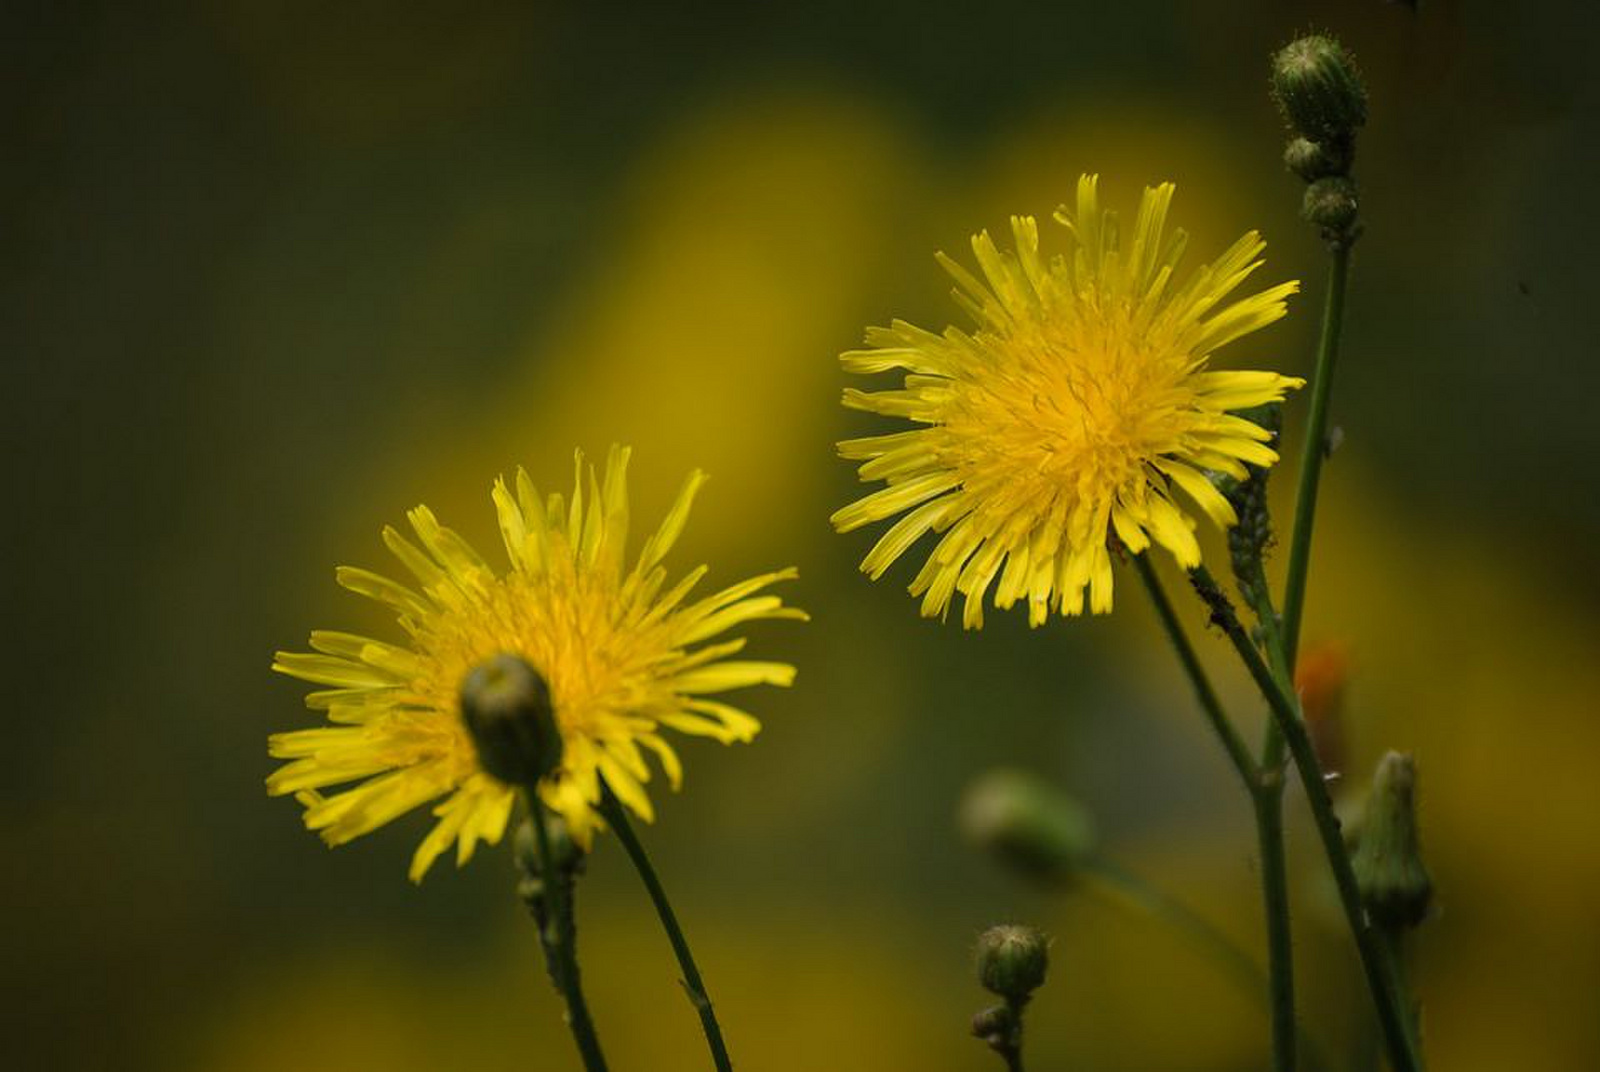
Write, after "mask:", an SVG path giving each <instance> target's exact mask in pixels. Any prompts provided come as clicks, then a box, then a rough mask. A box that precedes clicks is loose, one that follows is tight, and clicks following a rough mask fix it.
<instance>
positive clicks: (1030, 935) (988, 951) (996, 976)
mask: <svg viewBox="0 0 1600 1072" xmlns="http://www.w3.org/2000/svg"><path fill="white" fill-rule="evenodd" d="M977 965H978V982H979V983H980V984H981V985H982V986H983V988H984V989H985V990H987V991H989V993H991V994H993V995H995V996H996V997H998V998H1001V999H1002V1004H999V1005H991V1006H990V1007H988V1008H986V1009H983V1010H982V1011H981V1012H979V1013H978V1014H977V1015H976V1016H974V1017H973V1018H972V1035H973V1037H974V1038H977V1039H981V1040H982V1041H983V1042H984V1044H985V1045H987V1046H988V1047H989V1048H990V1049H991V1050H993V1051H994V1052H995V1053H997V1054H999V1055H1000V1056H1002V1057H1004V1058H1005V1059H1006V1065H1007V1067H1010V1068H1021V1067H1022V1010H1023V1008H1024V1007H1025V1006H1026V1005H1027V1004H1028V999H1029V998H1031V997H1033V992H1034V991H1035V990H1037V989H1039V987H1040V986H1041V985H1043V983H1044V977H1045V972H1046V971H1048V970H1049V967H1050V940H1049V939H1048V938H1046V937H1045V936H1044V935H1043V934H1042V933H1040V932H1039V931H1037V930H1035V929H1034V928H1032V927H1025V926H1019V925H1015V924H1002V925H1000V926H997V927H990V928H989V929H988V930H986V931H984V932H983V933H982V934H980V935H979V936H978V949H977Z"/></svg>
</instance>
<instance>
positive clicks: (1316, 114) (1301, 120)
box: [1272, 34, 1367, 144]
mask: <svg viewBox="0 0 1600 1072" xmlns="http://www.w3.org/2000/svg"><path fill="white" fill-rule="evenodd" d="M1272 95H1273V98H1274V99H1275V100H1276V101H1277V102H1278V107H1279V108H1280V109H1282V111H1283V117H1284V119H1285V120H1287V121H1288V123H1289V125H1290V126H1291V127H1293V128H1294V130H1295V132H1296V133H1297V134H1300V135H1302V136H1304V137H1306V138H1309V139H1311V140H1312V141H1319V142H1326V143H1329V144H1340V143H1343V142H1345V141H1348V140H1349V139H1350V138H1351V137H1352V136H1353V135H1354V133H1355V129H1356V128H1357V127H1359V126H1361V125H1362V124H1364V123H1365V122H1366V121H1367V89H1366V86H1364V85H1362V83H1361V74H1360V72H1358V71H1357V70H1356V65H1355V60H1354V59H1352V58H1351V56H1350V53H1348V52H1346V51H1345V49H1344V46H1343V45H1341V44H1339V42H1338V41H1335V40H1334V39H1333V38H1331V37H1325V36H1323V35H1321V34H1310V35H1308V36H1306V37H1301V38H1297V39H1295V40H1293V41H1290V42H1289V43H1288V44H1287V45H1285V46H1284V47H1283V48H1281V49H1279V50H1278V52H1277V54H1276V55H1274V56H1273V57H1272Z"/></svg>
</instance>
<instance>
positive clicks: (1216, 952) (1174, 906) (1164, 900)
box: [1083, 857, 1327, 1070]
mask: <svg viewBox="0 0 1600 1072" xmlns="http://www.w3.org/2000/svg"><path fill="white" fill-rule="evenodd" d="M1083 871H1084V877H1086V878H1088V879H1090V880H1092V881H1093V885H1092V887H1091V888H1092V889H1095V890H1098V891H1100V892H1101V893H1102V894H1103V896H1105V898H1106V899H1107V900H1115V901H1116V902H1117V903H1119V904H1121V905H1123V906H1124V907H1128V906H1132V907H1136V908H1140V909H1143V910H1144V911H1145V912H1148V913H1149V914H1150V915H1151V916H1153V917H1154V918H1156V919H1159V920H1161V921H1162V922H1163V923H1166V924H1167V925H1168V926H1170V927H1172V929H1173V930H1174V931H1176V932H1177V933H1179V934H1181V935H1183V936H1184V937H1185V938H1188V939H1189V940H1190V941H1191V942H1193V943H1194V944H1195V946H1196V947H1197V948H1200V949H1203V950H1205V951H1206V952H1207V953H1210V954H1211V956H1212V958H1213V959H1214V960H1215V962H1216V963H1217V964H1218V965H1219V966H1220V967H1222V968H1223V969H1224V970H1225V972H1226V974H1227V975H1228V977H1229V978H1231V979H1232V980H1233V981H1234V983H1235V984H1236V985H1237V986H1238V987H1239V989H1240V990H1241V991H1242V992H1244V993H1247V994H1249V995H1250V996H1251V997H1253V998H1255V999H1257V1000H1258V1001H1259V1000H1261V999H1262V998H1263V997H1266V998H1267V999H1268V1000H1270V998H1271V988H1270V987H1269V986H1268V981H1267V973H1266V971H1265V970H1264V969H1263V968H1262V967H1261V965H1260V964H1259V963H1257V962H1256V961H1255V959H1254V958H1252V957H1251V956H1250V954H1248V953H1246V952H1245V951H1244V950H1243V949H1241V948H1240V947H1239V945H1238V944H1237V943H1235V942H1234V940H1233V939H1232V938H1231V937H1229V936H1228V934H1227V933H1226V932H1224V931H1223V930H1222V929H1221V928H1219V927H1218V926H1217V925H1216V924H1214V923H1212V922H1211V921H1210V920H1208V919H1206V918H1205V917H1204V916H1202V915H1201V914H1200V913H1198V912H1196V911H1195V910H1194V909H1192V908H1190V907H1189V906H1188V905H1186V904H1184V903H1183V902H1182V901H1180V900H1178V899H1177V898H1176V897H1174V896H1172V894H1170V893H1168V892H1166V891H1165V890H1163V889H1161V887H1159V886H1157V885H1155V884H1154V883H1151V882H1150V881H1148V880H1147V879H1144V878H1142V877H1141V876H1139V875H1137V874H1135V873H1134V872H1132V871H1129V870H1127V869H1126V868H1124V867H1122V866H1121V865H1120V864H1118V863H1116V862H1115V861H1113V860H1108V859H1106V858H1104V857H1095V858H1093V859H1090V860H1086V861H1085V862H1084V863H1083ZM1296 1037H1297V1039H1298V1040H1299V1047H1300V1052H1301V1053H1302V1054H1303V1055H1304V1056H1305V1059H1306V1060H1305V1063H1306V1065H1307V1066H1309V1067H1310V1068H1313V1069H1319V1070H1320V1069H1324V1068H1326V1067H1327V1064H1326V1062H1324V1061H1323V1059H1322V1055H1321V1054H1322V1051H1321V1049H1320V1047H1318V1046H1317V1045H1316V1043H1315V1041H1314V1040H1313V1039H1312V1038H1311V1037H1310V1036H1309V1035H1308V1034H1307V1033H1306V1032H1305V1030H1304V1029H1301V1028H1298V1027H1297V1034H1296Z"/></svg>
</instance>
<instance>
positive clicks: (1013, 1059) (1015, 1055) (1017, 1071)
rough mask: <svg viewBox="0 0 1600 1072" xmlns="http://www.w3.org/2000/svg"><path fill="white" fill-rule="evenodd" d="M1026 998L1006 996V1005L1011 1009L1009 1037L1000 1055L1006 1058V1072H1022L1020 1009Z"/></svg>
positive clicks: (1025, 1003) (1025, 1002)
mask: <svg viewBox="0 0 1600 1072" xmlns="http://www.w3.org/2000/svg"><path fill="white" fill-rule="evenodd" d="M1027 1003H1028V1002H1027V999H1026V998H1024V999H1023V1000H1021V1001H1018V1000H1017V999H1016V998H1007V999H1006V1007H1007V1008H1008V1009H1010V1010H1011V1024H1012V1028H1011V1038H1010V1040H1009V1042H1008V1043H1007V1045H1006V1048H1005V1049H1004V1050H1002V1051H1001V1052H1000V1055H1001V1056H1002V1057H1004V1058H1005V1059H1006V1072H1022V1010H1023V1007H1024V1006H1025V1005H1027Z"/></svg>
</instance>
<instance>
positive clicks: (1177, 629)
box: [1129, 553, 1259, 793]
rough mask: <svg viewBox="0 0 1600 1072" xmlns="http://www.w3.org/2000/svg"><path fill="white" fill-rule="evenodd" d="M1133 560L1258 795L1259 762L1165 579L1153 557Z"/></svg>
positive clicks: (1204, 704) (1205, 705) (1210, 715)
mask: <svg viewBox="0 0 1600 1072" xmlns="http://www.w3.org/2000/svg"><path fill="white" fill-rule="evenodd" d="M1129 557H1131V558H1132V559H1133V568H1134V569H1135V570H1136V571H1137V572H1138V574H1139V579H1140V580H1141V581H1143V582H1144V588H1145V591H1146V592H1148V593H1149V594H1150V602H1151V603H1153V604H1155V608H1156V616H1157V617H1158V618H1160V619H1161V626H1162V628H1163V629H1165V630H1166V632H1167V638H1168V639H1169V640H1171V641H1172V647H1173V649H1174V650H1175V651H1176V652H1177V653H1178V661H1179V662H1180V663H1182V664H1183V669H1184V672H1185V673H1186V674H1188V675H1189V681H1190V683H1191V684H1192V685H1193V686H1194V694H1195V697H1196V698H1197V699H1198V700H1199V701H1200V709H1201V710H1202V711H1204V712H1205V716H1206V720H1207V721H1209V722H1210V723H1211V728H1212V729H1213V730H1214V731H1216V734H1217V738H1218V740H1220V741H1221V742H1222V747H1223V750H1224V751H1226V752H1227V753H1228V759H1229V760H1230V761H1231V762H1232V763H1233V767H1234V770H1236V771H1238V772H1239V777H1240V779H1241V780H1243V782H1244V784H1245V786H1246V787H1247V788H1249V789H1250V791H1251V792H1252V793H1254V792H1255V786H1256V784H1257V783H1258V781H1259V778H1258V776H1257V774H1258V772H1257V770H1256V764H1255V760H1253V759H1252V758H1251V757H1250V749H1249V748H1247V747H1246V746H1245V743H1244V738H1242V737H1240V736H1239V731H1238V730H1237V729H1235V728H1234V725H1233V722H1232V720H1231V719H1229V718H1228V714H1227V712H1226V711H1224V710H1223V709H1222V701H1221V700H1219V699H1217V691H1216V689H1214V688H1212V687H1211V679H1210V678H1208V677H1207V676H1206V671H1205V667H1203V666H1201V665H1200V657H1199V656H1198V655H1196V654H1195V651H1194V646H1193V645H1192V644H1190V643H1189V638H1188V636H1187V635H1185V633H1184V631H1183V625H1182V623H1180V622H1179V621H1178V615H1177V613H1176V612H1175V611H1174V610H1173V609H1172V601H1171V600H1169V599H1168V598H1167V592H1166V589H1165V588H1163V587H1162V586H1161V578H1160V577H1157V576H1156V569H1155V566H1154V564H1152V563H1151V561H1150V556H1149V555H1148V554H1147V553H1141V554H1137V555H1131V556H1129Z"/></svg>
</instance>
